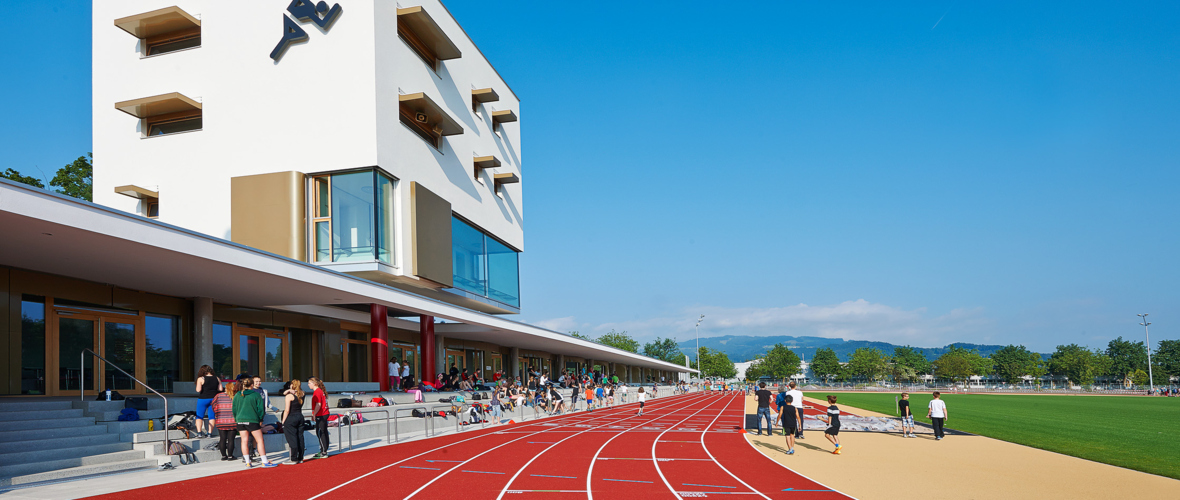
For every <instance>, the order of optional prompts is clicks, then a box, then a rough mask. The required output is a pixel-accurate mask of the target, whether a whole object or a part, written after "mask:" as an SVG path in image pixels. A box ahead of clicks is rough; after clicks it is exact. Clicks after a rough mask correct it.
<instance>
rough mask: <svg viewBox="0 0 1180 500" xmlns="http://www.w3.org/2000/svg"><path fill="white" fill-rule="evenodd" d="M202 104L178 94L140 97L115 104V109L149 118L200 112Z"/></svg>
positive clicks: (137, 116)
mask: <svg viewBox="0 0 1180 500" xmlns="http://www.w3.org/2000/svg"><path fill="white" fill-rule="evenodd" d="M201 108H202V104H201V103H199V102H197V101H195V100H193V99H190V98H189V97H187V96H185V95H184V94H181V93H180V92H170V93H167V94H160V95H154V96H151V97H141V98H139V99H132V100H130V101H122V102H117V103H115V109H117V110H119V111H122V112H124V113H127V114H129V115H131V116H134V117H136V118H151V117H153V116H160V115H167V114H170V113H181V112H186V111H187V112H196V111H200V110H201Z"/></svg>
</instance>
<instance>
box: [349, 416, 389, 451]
mask: <svg viewBox="0 0 1180 500" xmlns="http://www.w3.org/2000/svg"><path fill="white" fill-rule="evenodd" d="M377 412H381V413H384V414H385V441H386V443H387V444H393V437H392V436H393V435H392V434H390V433H389V428H390V427H389V421H390V415H389V410H377V409H373V408H358V409H356V410H352V413H359V414H361V415H364V414H366V413H377ZM395 413H396V412H395ZM362 418H363V417H362ZM348 425H349V426H352V422H349V424H348ZM394 427H397V423H396V422H394ZM351 432H352V431H349V433H351Z"/></svg>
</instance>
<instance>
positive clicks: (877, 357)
mask: <svg viewBox="0 0 1180 500" xmlns="http://www.w3.org/2000/svg"><path fill="white" fill-rule="evenodd" d="M888 364H889V358H888V357H886V356H885V354H884V353H882V352H881V351H880V350H878V349H873V348H869V347H859V348H857V349H856V350H855V351H852V358H850V359H849V360H848V366H847V368H848V373H849V374H850V375H852V376H854V377H860V378H864V379H868V380H873V381H876V380H879V379H880V378H881V377H883V376H884V375H885V372H886V369H887V368H888Z"/></svg>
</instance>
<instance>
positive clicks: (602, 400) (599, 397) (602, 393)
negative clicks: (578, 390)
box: [594, 384, 606, 408]
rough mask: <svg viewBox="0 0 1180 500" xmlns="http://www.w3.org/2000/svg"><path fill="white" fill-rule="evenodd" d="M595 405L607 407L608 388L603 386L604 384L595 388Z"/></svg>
mask: <svg viewBox="0 0 1180 500" xmlns="http://www.w3.org/2000/svg"><path fill="white" fill-rule="evenodd" d="M594 405H595V406H597V407H599V408H606V390H605V389H603V388H602V384H598V387H595V388H594Z"/></svg>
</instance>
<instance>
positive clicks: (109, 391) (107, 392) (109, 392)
mask: <svg viewBox="0 0 1180 500" xmlns="http://www.w3.org/2000/svg"><path fill="white" fill-rule="evenodd" d="M103 394H106V396H107V401H110V400H111V390H110V389H107V390H105V391H103Z"/></svg>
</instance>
